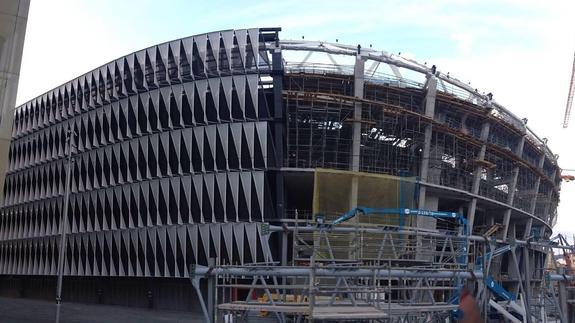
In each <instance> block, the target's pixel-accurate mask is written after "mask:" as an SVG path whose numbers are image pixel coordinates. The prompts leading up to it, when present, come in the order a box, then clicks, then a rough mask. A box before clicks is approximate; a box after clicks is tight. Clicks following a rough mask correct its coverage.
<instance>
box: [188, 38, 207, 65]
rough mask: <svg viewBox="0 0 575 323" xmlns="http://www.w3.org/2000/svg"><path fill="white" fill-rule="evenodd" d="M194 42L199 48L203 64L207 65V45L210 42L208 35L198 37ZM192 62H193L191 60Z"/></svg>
mask: <svg viewBox="0 0 575 323" xmlns="http://www.w3.org/2000/svg"><path fill="white" fill-rule="evenodd" d="M194 41H195V42H196V46H197V47H198V52H199V53H200V57H201V59H202V63H203V64H204V66H205V64H206V54H207V49H206V45H207V42H208V38H207V35H206V34H203V35H197V36H195V37H194ZM190 62H191V60H190Z"/></svg>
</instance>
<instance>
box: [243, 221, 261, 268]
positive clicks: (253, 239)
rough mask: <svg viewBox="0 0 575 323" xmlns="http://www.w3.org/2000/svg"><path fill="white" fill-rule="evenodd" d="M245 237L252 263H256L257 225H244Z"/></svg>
mask: <svg viewBox="0 0 575 323" xmlns="http://www.w3.org/2000/svg"><path fill="white" fill-rule="evenodd" d="M245 225H246V236H247V238H248V245H249V248H250V252H251V258H252V261H253V262H257V261H258V253H257V247H258V245H257V243H258V240H259V239H258V234H257V226H258V225H259V223H246V224H245Z"/></svg>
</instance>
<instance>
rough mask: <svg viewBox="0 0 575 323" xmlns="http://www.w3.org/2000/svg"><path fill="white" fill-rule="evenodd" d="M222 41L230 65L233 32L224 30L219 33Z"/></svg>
mask: <svg viewBox="0 0 575 323" xmlns="http://www.w3.org/2000/svg"><path fill="white" fill-rule="evenodd" d="M221 35H222V39H223V41H224V50H225V52H226V56H227V58H228V60H229V61H230V62H229V65H230V66H231V65H232V62H231V59H232V47H233V46H234V31H233V30H225V31H222V32H221Z"/></svg>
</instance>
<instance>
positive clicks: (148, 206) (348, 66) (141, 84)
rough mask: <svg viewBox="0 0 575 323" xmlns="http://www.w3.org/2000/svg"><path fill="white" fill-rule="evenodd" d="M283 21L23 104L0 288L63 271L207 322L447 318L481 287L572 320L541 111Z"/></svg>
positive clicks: (165, 54) (134, 62) (536, 318)
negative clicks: (538, 125) (287, 33)
mask: <svg viewBox="0 0 575 323" xmlns="http://www.w3.org/2000/svg"><path fill="white" fill-rule="evenodd" d="M280 35H281V29H279V28H254V29H246V30H225V31H219V32H212V33H208V34H201V35H196V36H192V37H188V38H183V39H178V40H174V41H170V42H166V43H163V44H159V45H156V46H152V47H150V48H147V49H144V50H141V51H138V52H135V53H132V54H130V55H127V56H124V57H121V58H119V59H117V60H114V61H112V62H109V63H107V64H105V65H102V66H101V67H99V68H97V69H95V70H93V71H90V72H88V73H86V74H84V75H82V76H80V77H78V78H76V79H74V80H72V81H70V82H67V83H65V84H63V85H61V86H59V87H57V88H55V89H53V90H51V91H48V92H46V93H44V94H42V95H40V96H38V97H37V98H35V99H33V100H31V101H29V102H27V103H25V104H23V105H21V106H20V107H18V108H17V109H16V112H15V116H14V125H13V135H12V142H11V146H10V154H9V168H8V173H7V176H6V184H5V193H4V206H3V207H2V209H1V210H0V274H1V275H2V276H0V282H1V284H0V295H11V296H20V297H30V298H45V299H53V298H54V297H55V295H56V279H55V277H56V276H57V275H58V274H59V273H60V272H62V273H63V275H64V283H63V302H99V303H105V304H118V305H126V306H137V307H138V306H139V307H146V306H149V307H153V308H158V309H175V310H186V311H197V312H198V313H202V315H204V317H205V321H206V322H213V321H220V322H222V321H224V320H226V321H228V322H229V321H234V322H235V321H238V322H241V321H254V320H263V321H270V322H275V321H279V322H298V321H299V322H303V321H314V320H318V321H321V320H323V321H342V320H353V321H373V322H376V321H383V322H446V321H449V320H452V319H457V318H458V317H459V316H460V315H461V313H460V312H459V311H458V302H459V293H460V292H461V290H462V288H467V289H469V290H470V291H472V292H473V293H474V295H475V296H476V299H477V301H478V304H479V307H480V310H481V312H482V315H483V316H484V317H485V319H486V321H490V320H493V321H499V320H507V321H511V322H547V321H562V322H569V321H570V318H573V315H574V314H573V310H570V306H571V305H570V304H571V300H572V297H571V296H572V295H571V286H572V285H571V281H572V280H573V279H574V277H573V276H571V273H570V272H569V271H566V269H565V268H558V267H557V266H556V261H555V259H556V257H557V256H565V259H570V258H569V255H570V254H571V253H572V252H573V249H572V247H571V246H569V245H568V244H567V243H566V240H565V239H563V238H562V237H558V238H553V237H551V234H552V227H553V225H554V224H555V222H556V219H557V214H556V209H557V204H558V202H559V190H560V183H561V173H560V168H559V166H558V165H557V156H556V155H554V154H553V153H552V151H551V150H550V149H549V148H548V146H547V140H546V139H545V138H540V137H538V136H537V135H536V134H535V133H533V132H532V131H531V130H530V129H529V128H528V127H527V120H526V119H521V118H519V117H517V116H516V115H515V114H513V113H512V112H510V111H509V110H508V109H506V108H505V107H503V106H501V105H500V104H498V103H497V102H496V101H495V100H494V98H493V95H492V94H491V93H487V94H485V93H483V92H481V91H479V90H477V89H474V88H472V87H470V86H469V85H468V84H467V83H464V82H461V81H459V80H458V79H456V78H454V77H453V76H450V75H449V74H445V73H443V72H441V71H440V69H439V68H438V67H436V66H434V65H431V64H420V63H418V62H416V61H413V60H411V59H408V58H405V57H402V56H401V55H394V54H390V53H387V52H384V51H377V50H374V49H372V48H371V46H369V47H368V46H363V47H362V46H360V45H354V46H347V45H342V44H340V43H337V42H336V43H327V42H316V41H307V40H296V41H290V40H282V39H281V37H280ZM79 55H81V53H79ZM517 109H520V107H517ZM554 251H555V252H557V254H556V255H554Z"/></svg>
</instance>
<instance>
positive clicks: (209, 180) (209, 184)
mask: <svg viewBox="0 0 575 323" xmlns="http://www.w3.org/2000/svg"><path fill="white" fill-rule="evenodd" d="M202 177H203V180H204V185H205V186H206V191H207V193H208V199H209V200H210V205H211V206H212V208H211V210H212V214H204V219H207V220H209V222H212V223H213V222H216V219H215V217H214V182H215V178H214V177H215V176H214V174H205V175H203V176H202Z"/></svg>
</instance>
